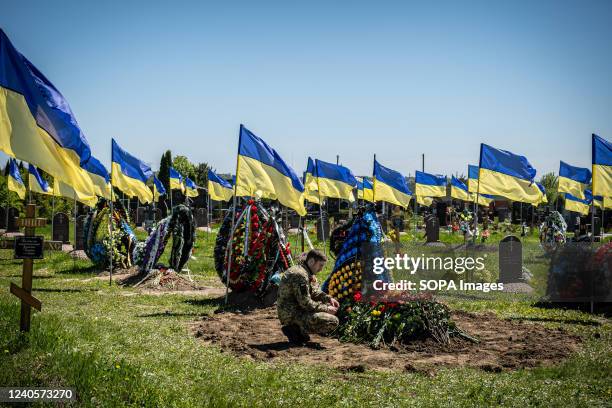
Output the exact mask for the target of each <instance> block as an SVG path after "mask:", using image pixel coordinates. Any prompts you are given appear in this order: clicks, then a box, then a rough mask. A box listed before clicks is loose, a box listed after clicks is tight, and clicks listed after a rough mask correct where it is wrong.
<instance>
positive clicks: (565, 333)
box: [0, 232, 612, 407]
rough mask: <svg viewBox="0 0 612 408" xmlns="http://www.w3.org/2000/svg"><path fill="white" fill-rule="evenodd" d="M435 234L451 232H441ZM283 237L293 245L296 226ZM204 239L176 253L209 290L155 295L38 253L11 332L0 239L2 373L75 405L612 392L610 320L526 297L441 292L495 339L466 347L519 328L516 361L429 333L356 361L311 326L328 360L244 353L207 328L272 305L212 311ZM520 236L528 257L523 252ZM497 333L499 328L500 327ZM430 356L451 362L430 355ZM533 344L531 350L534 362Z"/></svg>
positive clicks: (562, 398) (540, 398) (12, 309)
mask: <svg viewBox="0 0 612 408" xmlns="http://www.w3.org/2000/svg"><path fill="white" fill-rule="evenodd" d="M500 235H501V234H500ZM141 238H142V237H141ZM402 239H403V240H404V241H407V242H409V241H410V239H411V237H410V236H409V235H408V236H404V237H402ZM441 239H442V240H443V241H447V242H455V243H456V242H460V241H461V240H458V239H457V238H456V236H455V237H453V238H450V236H447V235H446V234H445V233H442V234H441ZM495 240H496V238H494V237H492V239H491V241H490V242H491V243H494V242H495ZM525 241H527V242H532V241H533V243H535V242H536V241H537V238H535V237H534V236H531V237H528V238H527V239H526V240H525ZM291 242H292V246H294V247H295V237H292V238H291ZM213 243H214V234H213V235H211V236H207V235H206V234H205V233H202V232H198V240H197V248H196V251H195V257H196V258H197V259H196V260H191V261H190V262H189V263H188V264H187V266H188V267H189V269H190V270H191V276H192V277H193V279H194V281H195V283H196V284H198V285H201V286H203V287H207V288H209V289H210V290H208V291H202V292H203V293H200V294H198V293H194V291H184V292H181V291H167V292H164V293H163V294H161V295H160V294H159V293H154V292H152V291H144V290H141V289H138V288H133V287H119V286H118V285H116V284H113V285H112V286H109V282H108V276H99V273H100V271H97V270H95V269H93V268H92V267H91V263H90V262H89V261H87V260H82V259H73V258H72V257H71V256H70V254H67V253H62V252H50V251H48V252H47V253H46V258H45V259H44V260H40V261H36V262H35V264H34V265H35V272H34V289H33V294H34V295H35V296H36V297H38V298H39V299H40V300H41V301H42V305H43V309H42V312H40V313H39V312H34V313H33V317H32V329H31V332H30V333H29V335H23V334H20V333H19V331H18V326H19V303H18V301H17V298H15V297H14V296H12V295H11V294H10V293H9V291H8V287H9V283H10V282H15V283H19V282H20V279H21V278H20V277H21V262H20V261H17V260H13V259H12V252H11V251H9V250H2V251H0V287H2V288H4V289H3V290H2V291H0V384H2V385H3V386H7V385H10V386H39V387H52V386H54V387H60V386H64V387H73V388H75V389H76V391H77V394H78V398H79V400H78V402H76V403H75V405H78V406H124V405H135V406H156V407H158V406H193V407H199V406H215V407H220V406H276V405H283V406H287V405H296V406H351V407H355V406H400V405H408V406H474V405H500V404H501V405H506V406H519V405H520V406H526V405H540V406H584V407H587V406H588V407H593V406H606V405H608V404H609V402H610V400H612V383H611V382H610V378H611V376H612V324H611V323H610V321H609V320H608V319H606V318H605V317H602V316H597V315H591V314H587V313H583V312H579V311H575V310H561V309H544V308H538V307H535V306H534V305H533V301H532V300H531V299H530V298H527V297H525V298H521V297H514V298H513V299H512V300H509V299H508V298H507V297H503V296H501V295H491V296H487V297H483V298H482V299H477V300H474V299H465V298H462V297H445V298H443V299H442V301H443V302H445V303H447V304H448V305H449V306H450V307H451V309H452V310H453V312H454V316H455V318H456V319H457V320H458V322H459V324H464V325H466V330H467V331H468V332H470V333H471V334H474V335H476V336H480V337H483V338H484V339H487V336H489V337H495V336H496V333H497V337H496V338H497V342H496V343H492V344H490V345H489V346H487V347H489V349H488V352H489V354H487V353H484V354H483V353H482V352H479V351H477V349H470V351H469V352H468V355H469V356H470V358H471V359H473V360H475V361H476V360H478V359H479V358H482V357H483V355H484V356H485V357H486V356H491V355H494V354H491V353H494V352H495V351H496V350H495V348H504V347H505V348H508V347H512V345H513V343H514V342H515V339H518V338H521V339H522V338H526V339H528V340H529V343H528V344H529V345H530V347H532V348H519V349H518V350H515V351H516V353H517V356H516V357H517V358H516V359H515V361H516V362H518V365H517V366H516V367H506V366H504V365H503V364H498V365H488V366H487V365H486V364H485V365H479V364H460V362H458V363H457V364H454V363H453V362H452V361H450V360H452V358H456V359H457V360H459V358H458V357H457V353H446V354H445V353H444V351H443V350H439V349H436V348H432V347H429V346H427V345H423V350H412V351H414V352H415V353H416V354H412V356H415V355H416V356H419V358H420V360H419V361H416V359H414V358H413V359H411V354H409V353H408V354H402V353H395V354H394V352H392V351H389V350H381V351H376V352H382V353H386V354H385V357H384V358H386V359H387V360H386V361H387V365H388V367H387V368H386V369H384V368H380V367H378V368H377V367H370V366H368V364H364V361H365V362H366V363H367V358H368V356H371V353H373V352H374V351H372V350H369V349H367V348H366V347H365V346H361V345H346V344H342V343H338V342H337V341H336V340H334V339H322V338H320V339H319V340H320V341H321V345H322V346H323V348H331V347H335V348H336V347H337V348H338V350H341V352H342V353H344V355H345V357H346V358H345V359H344V360H342V361H341V362H340V363H338V362H337V361H336V364H333V363H331V364H330V363H327V362H325V358H324V357H322V358H321V359H320V360H317V359H316V356H317V353H320V352H322V350H316V349H311V348H308V347H306V348H292V349H289V351H287V350H286V349H284V348H282V347H279V348H278V350H272V351H273V352H272V353H269V352H268V351H264V352H261V353H252V350H250V351H249V350H248V344H249V343H252V342H255V341H257V340H258V339H257V336H256V334H257V333H255V332H253V338H252V339H249V338H248V337H247V338H246V339H243V345H242V346H243V349H244V348H245V347H246V351H245V350H242V352H241V350H238V347H235V346H236V344H235V343H232V344H224V343H223V340H222V339H221V340H219V339H217V340H215V339H214V338H211V333H213V330H214V328H215V325H216V326H219V325H220V326H221V327H217V328H218V331H217V334H218V333H221V332H223V331H225V333H226V336H224V337H223V338H225V339H229V340H228V341H227V342H228V343H229V342H230V341H231V340H232V339H234V340H236V339H237V337H236V335H237V332H238V331H239V330H240V328H241V327H244V329H245V331H246V330H248V329H253V327H256V325H258V324H259V325H261V324H264V327H265V328H270V327H273V326H274V324H277V322H276V319H275V318H274V314H273V312H272V311H271V310H269V309H268V310H266V309H264V310H258V311H253V312H251V313H250V314H246V315H245V314H240V313H238V311H237V310H236V308H232V309H231V310H229V311H227V312H225V313H222V314H215V313H214V312H215V310H217V309H218V308H219V307H220V306H221V305H222V303H223V302H222V299H223V297H222V294H223V293H224V287H223V285H222V283H221V282H220V281H219V278H218V277H217V274H216V272H215V271H214V262H213V259H212V247H213ZM315 245H318V243H317V242H316V241H315ZM525 248H526V250H525V256H526V257H529V256H531V255H529V250H528V246H527V245H526V246H525ZM165 257H167V255H165ZM166 260H167V259H166V258H162V262H164V261H166ZM491 262H493V263H494V261H491ZM534 263H535V262H534ZM331 264H332V262H329V263H328V266H327V268H326V270H324V271H322V272H321V273H320V275H319V280H320V281H322V280H323V279H324V278H325V277H326V276H327V274H328V273H329V269H330V268H331V267H332V265H331ZM532 272H533V273H534V278H535V279H534V282H535V283H534V286H535V287H536V288H539V287H541V286H542V285H543V283H542V281H543V279H542V278H541V275H540V274H541V273H542V272H540V271H539V270H538V268H537V267H536V268H534V270H533V271H532ZM240 316H246V320H248V319H249V318H250V319H251V320H253V324H252V325H249V324H247V325H246V326H241V325H244V324H245V323H244V322H245V319H240ZM249 316H250V317H249ZM258 317H259V318H258ZM266 322H267V323H266ZM265 324H267V326H266V325H265ZM482 327H485V328H486V330H482V329H480V328H482ZM198 331H199V332H198ZM485 331H487V332H488V334H487V333H485ZM247 333H248V331H247ZM499 333H502V334H504V333H510V334H509V335H508V336H507V337H505V338H501V337H500V336H499ZM261 335H262V334H261V333H259V336H261ZM264 335H267V336H268V337H269V340H268V341H269V342H270V343H271V344H273V343H275V342H280V341H281V339H282V336H280V333H278V332H268V333H264ZM510 337H513V338H510ZM525 344H527V343H525ZM347 347H348V349H347ZM351 347H352V348H351ZM463 347H468V346H467V345H465V344H463ZM470 347H473V346H470ZM346 350H348V351H346ZM323 351H325V350H323ZM332 351H333V350H332ZM499 351H500V350H497V352H499ZM501 351H503V350H501ZM521 352H522V353H524V354H525V353H526V354H525V355H522V356H521V355H520V353H521ZM275 353H277V354H275ZM278 353H280V355H279V354H278ZM283 353H284V354H283ZM470 353H474V354H470ZM530 353H532V355H530ZM533 353H535V354H533ZM253 354H255V355H253ZM309 355H310V356H315V357H313V358H312V359H311V360H312V361H307V359H303V358H301V357H299V356H309ZM427 355H429V358H430V359H429V360H427ZM441 355H443V356H446V358H447V360H448V361H442V363H440V364H438V363H439V361H437V360H436V358H437V357H439V356H441ZM534 355H535V356H536V357H539V358H541V360H542V361H535V360H533V357H534ZM270 357H272V358H270ZM393 357H395V359H394V358H393ZM351 358H352V359H353V360H352V361H350V360H349V361H347V359H351ZM476 362H478V361H476ZM448 363H450V364H448ZM497 363H499V361H498V362H497ZM379 368H380V369H379Z"/></svg>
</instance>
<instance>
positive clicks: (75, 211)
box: [72, 189, 77, 259]
mask: <svg viewBox="0 0 612 408" xmlns="http://www.w3.org/2000/svg"><path fill="white" fill-rule="evenodd" d="M73 191H74V194H73V198H74V246H73V247H72V250H73V251H74V250H76V240H77V234H76V232H77V229H76V226H77V225H76V224H77V222H76V221H77V201H76V190H74V189H73ZM75 259H76V258H75Z"/></svg>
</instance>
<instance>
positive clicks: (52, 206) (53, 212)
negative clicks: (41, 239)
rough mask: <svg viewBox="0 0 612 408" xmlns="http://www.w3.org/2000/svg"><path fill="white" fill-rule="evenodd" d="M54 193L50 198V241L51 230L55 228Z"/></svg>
mask: <svg viewBox="0 0 612 408" xmlns="http://www.w3.org/2000/svg"><path fill="white" fill-rule="evenodd" d="M54 218H55V191H54V192H53V196H52V197H51V240H53V228H54V226H55V223H54V222H55V220H54Z"/></svg>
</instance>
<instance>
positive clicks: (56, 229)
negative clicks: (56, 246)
mask: <svg viewBox="0 0 612 408" xmlns="http://www.w3.org/2000/svg"><path fill="white" fill-rule="evenodd" d="M51 235H52V236H53V241H60V242H69V241H70V220H69V218H68V216H67V215H66V214H65V213H62V212H60V213H57V214H55V216H54V217H53V231H52V232H51Z"/></svg>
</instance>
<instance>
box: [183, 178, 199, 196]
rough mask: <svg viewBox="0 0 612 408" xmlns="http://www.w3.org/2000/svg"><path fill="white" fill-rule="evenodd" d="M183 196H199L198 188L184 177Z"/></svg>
mask: <svg viewBox="0 0 612 408" xmlns="http://www.w3.org/2000/svg"><path fill="white" fill-rule="evenodd" d="M185 195H186V196H187V197H197V196H199V195H200V193H199V192H198V186H196V183H194V182H193V180H191V179H190V178H189V177H185Z"/></svg>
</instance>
